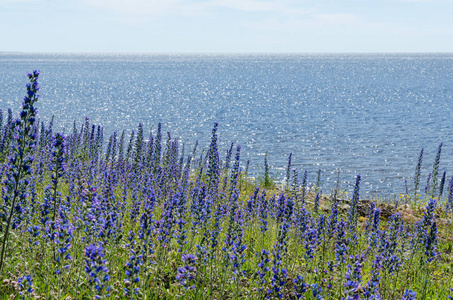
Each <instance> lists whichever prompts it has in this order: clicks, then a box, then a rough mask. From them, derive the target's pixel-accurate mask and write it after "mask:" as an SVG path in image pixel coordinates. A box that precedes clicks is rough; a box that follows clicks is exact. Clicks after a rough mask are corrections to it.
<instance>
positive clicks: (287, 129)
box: [0, 53, 453, 197]
mask: <svg viewBox="0 0 453 300" xmlns="http://www.w3.org/2000/svg"><path fill="white" fill-rule="evenodd" d="M33 69H39V70H41V72H42V76H41V81H40V82H41V94H42V96H43V99H42V101H41V102H40V103H39V111H40V117H41V119H42V120H44V121H49V120H50V118H51V116H52V115H54V116H55V122H56V124H57V125H58V126H59V129H60V130H65V132H67V133H69V132H71V130H72V124H73V121H74V120H76V121H77V123H78V124H79V125H80V124H81V123H82V122H83V119H84V117H89V118H90V119H91V120H92V121H93V122H94V123H96V124H101V125H103V126H104V127H105V129H106V131H107V133H108V134H111V133H113V132H114V131H121V130H122V129H127V130H129V131H130V130H134V129H136V126H137V124H138V123H143V124H144V126H145V128H149V129H151V128H154V129H155V128H156V125H157V123H158V122H161V123H162V125H163V129H164V130H165V131H170V132H171V133H172V136H173V137H179V138H180V140H181V141H182V142H184V143H185V144H186V147H192V146H193V144H194V142H195V140H199V142H200V144H201V145H202V146H207V145H208V144H209V136H210V130H211V128H212V125H213V123H214V122H215V121H217V122H219V123H220V128H219V135H220V136H219V139H220V144H221V145H220V149H221V151H222V152H223V153H224V152H225V151H226V149H227V148H228V146H229V144H230V143H231V142H235V143H238V144H241V145H242V146H243V153H242V158H243V162H244V163H245V161H246V160H247V159H250V162H251V163H250V166H251V168H252V169H253V171H252V172H253V173H254V174H256V173H257V172H260V171H261V169H262V165H263V157H264V153H265V152H268V155H269V161H270V164H271V166H272V172H273V174H275V176H277V179H279V180H282V179H283V177H284V175H283V173H285V168H286V163H287V157H288V154H289V153H290V152H292V153H293V165H294V167H295V168H296V169H298V170H300V171H303V170H308V171H309V180H310V182H314V181H315V180H316V171H317V170H318V169H321V170H322V171H323V178H322V181H323V183H324V186H325V187H326V188H328V187H332V186H333V185H334V183H335V178H336V172H337V171H338V170H341V173H340V174H341V175H340V179H341V181H342V185H341V186H342V188H345V189H350V188H351V186H352V184H353V181H354V176H355V175H356V174H357V173H360V174H361V175H362V177H363V184H362V187H361V188H362V194H365V193H366V194H368V195H367V196H371V195H373V194H379V195H385V196H386V197H390V195H391V194H392V193H400V192H404V190H405V188H404V180H405V179H407V180H408V182H409V183H410V185H412V181H413V179H412V177H413V173H414V169H415V165H416V160H417V156H418V153H419V151H420V149H421V148H422V147H424V148H425V161H424V165H423V175H424V176H425V178H426V176H427V174H428V173H429V172H430V171H431V169H432V163H433V161H434V157H435V155H436V149H437V146H438V144H439V143H440V142H444V148H443V154H442V158H441V170H442V171H444V170H447V174H449V175H450V176H451V175H453V167H452V165H453V130H452V124H453V54H452V55H449V54H442V55H440V54H439V55H437V54H429V55H428V54H419V55H418V54H399V55H371V54H370V55H347V54H345V55H104V54H102V55H94V54H93V55H80V54H64V55H63V54H61V55H60V54H12V53H3V54H2V53H0V108H2V109H3V110H4V111H5V110H6V109H7V108H9V107H11V108H13V109H15V110H17V109H18V107H19V105H20V102H21V99H22V97H23V95H24V91H25V89H24V86H25V83H26V81H27V78H26V77H25V73H26V71H30V70H33ZM186 153H187V152H186ZM423 184H424V182H423Z"/></svg>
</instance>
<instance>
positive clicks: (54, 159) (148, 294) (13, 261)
mask: <svg viewBox="0 0 453 300" xmlns="http://www.w3.org/2000/svg"><path fill="white" fill-rule="evenodd" d="M38 77H39V72H38V71H34V72H33V73H30V74H28V78H29V83H28V84H27V86H26V89H27V91H26V96H25V98H24V100H23V103H22V108H21V111H20V112H19V113H18V115H17V119H14V117H13V116H14V114H15V113H13V112H12V111H11V110H8V113H7V116H6V118H5V120H4V118H3V113H1V118H0V121H1V123H0V129H1V130H2V132H1V136H0V162H1V170H0V174H1V178H2V183H1V192H2V199H1V200H0V221H1V225H0V241H1V245H0V246H1V248H0V249H1V253H0V255H1V256H0V276H1V282H0V299H15V298H16V299H104V298H114V299H449V298H450V299H451V296H450V295H453V293H451V292H450V288H451V287H452V286H453V281H452V280H453V277H452V272H453V261H452V258H453V257H452V245H453V242H452V237H451V236H450V232H451V229H452V224H451V219H452V208H453V178H452V180H450V181H449V182H447V183H446V172H444V173H443V174H442V175H441V174H439V165H440V154H441V149H442V144H441V145H440V146H439V150H438V153H437V156H436V158H435V160H434V163H433V171H432V173H431V174H430V175H429V176H428V178H427V181H426V182H427V183H426V187H425V190H424V191H420V188H419V187H420V180H421V175H420V174H421V171H420V168H421V167H420V166H421V162H422V159H423V150H422V152H421V153H420V157H419V161H418V164H417V166H416V168H415V169H416V170H415V176H414V178H413V179H414V180H413V187H412V188H411V189H409V188H407V189H406V191H405V192H404V193H402V194H401V195H399V196H398V197H397V199H396V201H395V202H394V203H391V204H390V203H376V202H373V201H371V200H363V199H360V182H361V177H360V175H357V177H356V180H355V186H354V191H353V193H352V195H349V196H348V195H346V194H344V193H339V189H338V187H337V188H335V189H332V190H323V187H322V173H321V172H320V171H318V172H316V171H315V172H314V173H313V176H312V174H311V173H309V172H307V171H303V172H301V174H300V176H299V172H298V171H297V170H294V169H293V168H292V167H291V164H292V162H291V154H290V155H289V159H288V166H287V172H286V178H285V181H284V183H283V184H277V183H276V182H275V180H274V179H273V178H272V177H271V176H270V174H269V166H268V162H267V154H266V156H265V163H264V165H265V167H264V176H262V177H261V178H260V180H257V181H253V180H251V179H250V178H249V177H248V176H247V173H248V171H247V170H248V163H246V164H244V163H243V162H242V161H241V159H240V156H241V147H240V146H239V145H236V146H235V145H233V144H231V146H230V147H229V149H226V154H225V155H223V154H221V153H224V152H223V151H219V149H218V143H217V138H218V124H217V123H215V124H214V126H213V129H212V137H211V141H210V145H209V148H207V149H205V150H204V151H200V150H199V149H197V148H198V143H196V144H195V147H194V148H193V149H190V150H188V149H185V148H184V145H180V143H179V142H178V140H177V139H173V138H172V137H171V135H170V133H167V134H166V135H164V134H163V133H162V128H161V125H160V124H159V125H158V126H157V129H156V130H155V131H154V132H151V133H150V135H149V137H148V138H147V139H146V138H145V133H144V128H143V126H142V125H141V124H139V125H138V129H137V131H136V132H132V133H130V134H128V133H126V132H125V131H122V132H120V133H116V132H115V133H113V134H112V135H111V136H109V137H107V138H106V139H105V140H106V141H107V142H106V143H104V136H103V133H104V131H103V128H102V127H101V126H99V125H94V124H91V123H90V121H89V119H86V120H85V122H84V123H83V124H82V125H81V126H80V127H77V126H76V123H74V129H73V132H72V133H71V134H68V135H65V134H61V133H54V132H53V121H52V122H50V123H49V124H44V122H40V121H39V120H38V117H37V115H36V114H37V111H36V105H39V102H40V101H41V100H40V99H39V96H38V92H39V84H38ZM313 179H314V180H313ZM411 186H412V184H411Z"/></svg>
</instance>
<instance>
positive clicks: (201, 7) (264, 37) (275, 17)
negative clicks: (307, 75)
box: [0, 0, 453, 53]
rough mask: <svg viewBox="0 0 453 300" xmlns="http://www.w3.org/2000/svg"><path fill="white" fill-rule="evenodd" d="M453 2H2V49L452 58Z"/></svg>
mask: <svg viewBox="0 0 453 300" xmlns="http://www.w3.org/2000/svg"><path fill="white" fill-rule="evenodd" d="M452 15H453V0H431V1H429V0H345V1H343V0H316V1H305V0H0V51H6V52H16V51H19V52H102V53H103V52H115V53H116V52H120V53H344V52H348V53H370V52H371V53H375V52H453V17H451V16H452Z"/></svg>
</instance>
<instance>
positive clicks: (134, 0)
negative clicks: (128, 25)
mask: <svg viewBox="0 0 453 300" xmlns="http://www.w3.org/2000/svg"><path fill="white" fill-rule="evenodd" d="M80 1H82V2H84V3H85V4H87V5H91V6H97V7H99V8H103V9H107V10H113V11H115V12H117V13H119V14H121V15H129V16H149V17H162V16H191V15H192V16H197V15H209V14H210V13H212V12H213V11H215V10H221V9H232V10H237V11H241V12H246V13H258V12H261V13H263V12H267V13H272V14H275V15H283V16H300V15H305V14H308V13H311V12H313V11H314V10H313V9H311V8H305V7H301V6H300V5H299V4H298V3H297V2H296V1H291V0H198V1H194V0H192V1H190V0H127V1H126V0H80Z"/></svg>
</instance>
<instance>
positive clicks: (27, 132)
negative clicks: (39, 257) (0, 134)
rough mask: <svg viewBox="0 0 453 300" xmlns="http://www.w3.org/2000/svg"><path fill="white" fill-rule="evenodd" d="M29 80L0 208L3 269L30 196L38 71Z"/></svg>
mask: <svg viewBox="0 0 453 300" xmlns="http://www.w3.org/2000/svg"><path fill="white" fill-rule="evenodd" d="M27 76H28V79H29V80H30V82H29V83H27V95H26V96H25V98H24V102H23V103H22V110H21V112H20V114H19V118H18V119H16V120H15V121H14V125H13V126H14V141H13V143H12V146H11V148H12V149H11V155H10V156H9V159H8V163H7V166H6V168H7V171H6V179H5V181H4V186H5V192H4V197H3V204H2V205H1V208H0V215H1V219H2V222H3V223H4V224H5V228H3V226H1V231H2V232H3V236H2V249H1V253H0V273H1V272H2V271H3V263H4V259H5V249H6V245H7V243H8V235H9V231H10V229H11V226H12V225H13V224H11V222H12V220H13V215H16V218H18V219H19V220H20V218H21V215H22V208H21V204H22V202H23V201H25V200H26V198H27V193H26V187H27V185H28V183H29V182H28V177H30V175H31V164H32V163H33V156H32V152H33V149H34V148H35V146H36V133H35V130H34V125H35V122H36V113H37V110H36V108H35V107H34V104H35V103H36V102H37V101H38V99H39V96H38V94H37V93H38V91H39V84H38V76H39V71H36V70H35V71H33V73H28V74H27Z"/></svg>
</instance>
